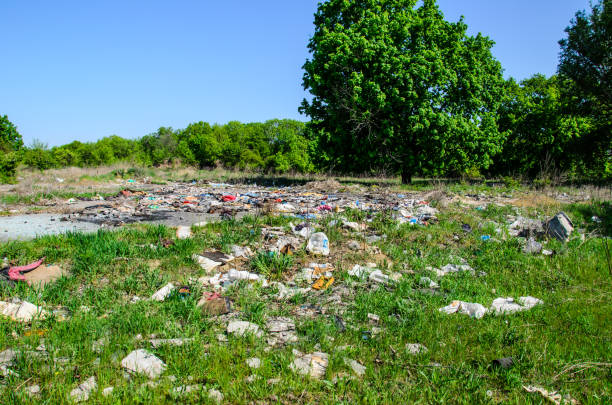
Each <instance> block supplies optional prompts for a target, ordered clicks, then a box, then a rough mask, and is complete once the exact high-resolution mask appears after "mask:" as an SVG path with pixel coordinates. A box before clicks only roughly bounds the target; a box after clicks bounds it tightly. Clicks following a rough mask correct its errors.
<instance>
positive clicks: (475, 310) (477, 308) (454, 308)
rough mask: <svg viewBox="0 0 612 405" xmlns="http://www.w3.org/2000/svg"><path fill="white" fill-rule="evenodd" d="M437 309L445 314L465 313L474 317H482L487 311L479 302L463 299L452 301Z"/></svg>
mask: <svg viewBox="0 0 612 405" xmlns="http://www.w3.org/2000/svg"><path fill="white" fill-rule="evenodd" d="M439 311H440V312H444V313H447V314H454V313H460V314H465V315H469V316H471V317H472V318H476V319H480V318H482V317H483V316H485V314H486V313H487V309H486V308H485V307H484V306H482V305H481V304H477V303H473V302H464V301H453V302H451V303H450V305H448V306H446V307H443V308H440V309H439Z"/></svg>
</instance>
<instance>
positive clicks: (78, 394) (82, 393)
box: [70, 376, 98, 402]
mask: <svg viewBox="0 0 612 405" xmlns="http://www.w3.org/2000/svg"><path fill="white" fill-rule="evenodd" d="M97 388H98V384H96V377H94V376H92V377H89V378H88V379H87V380H86V381H85V382H83V383H82V384H80V385H79V386H78V387H76V388H75V389H73V390H72V391H70V399H72V400H73V401H75V402H82V401H87V400H88V399H89V394H90V393H91V392H92V391H94V390H95V389H97Z"/></svg>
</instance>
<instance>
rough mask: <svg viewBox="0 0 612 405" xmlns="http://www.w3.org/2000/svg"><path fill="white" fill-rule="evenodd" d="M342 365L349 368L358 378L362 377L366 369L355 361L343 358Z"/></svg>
mask: <svg viewBox="0 0 612 405" xmlns="http://www.w3.org/2000/svg"><path fill="white" fill-rule="evenodd" d="M344 364H346V365H347V366H348V367H350V368H351V370H353V372H354V373H355V374H356V375H357V376H359V377H361V376H363V375H364V374H365V372H366V367H365V366H364V365H363V364H361V363H359V362H358V361H356V360H352V359H349V358H347V357H345V358H344Z"/></svg>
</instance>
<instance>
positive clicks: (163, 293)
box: [151, 283, 176, 301]
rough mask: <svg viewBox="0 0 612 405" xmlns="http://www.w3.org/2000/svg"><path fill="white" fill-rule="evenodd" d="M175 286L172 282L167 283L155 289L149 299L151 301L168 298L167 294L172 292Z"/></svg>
mask: <svg viewBox="0 0 612 405" xmlns="http://www.w3.org/2000/svg"><path fill="white" fill-rule="evenodd" d="M175 288H176V287H175V286H174V284H172V283H168V284H166V285H165V286H163V287H162V288H160V289H159V290H157V292H155V294H153V295H152V296H151V299H152V300H153V301H163V300H165V299H166V298H168V296H169V295H170V294H171V293H172V291H174V289H175Z"/></svg>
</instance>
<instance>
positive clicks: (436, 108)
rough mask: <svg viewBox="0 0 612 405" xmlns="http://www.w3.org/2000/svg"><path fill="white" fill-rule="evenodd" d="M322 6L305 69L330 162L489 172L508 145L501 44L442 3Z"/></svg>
mask: <svg viewBox="0 0 612 405" xmlns="http://www.w3.org/2000/svg"><path fill="white" fill-rule="evenodd" d="M417 3H419V2H417V1H416V0H392V1H390V0H359V1H351V2H348V1H344V0H330V1H327V2H324V3H321V4H319V8H318V11H317V13H316V14H315V21H314V24H315V33H314V36H313V37H312V38H311V40H310V42H309V44H308V49H309V50H310V52H311V53H312V59H309V60H307V61H306V63H305V65H304V70H305V73H304V81H303V85H304V88H305V89H307V90H309V91H310V92H311V93H312V95H313V98H312V100H311V101H307V100H304V101H303V103H302V107H301V111H302V112H304V113H306V114H307V115H309V116H310V117H311V118H312V119H313V127H314V129H313V130H314V131H321V132H319V133H320V134H321V136H322V140H321V143H322V147H323V148H324V149H325V150H326V151H327V153H328V156H326V157H325V158H326V162H325V163H326V164H327V166H329V167H334V168H336V169H341V170H345V171H353V172H363V171H368V170H381V169H383V170H391V171H394V172H398V171H399V172H401V173H402V178H403V180H404V181H408V180H410V178H411V177H412V175H413V174H416V173H432V174H443V173H461V172H463V171H465V170H466V169H469V168H472V167H483V168H486V167H488V165H489V164H490V163H491V157H492V156H493V155H494V154H496V153H498V152H499V151H500V147H499V145H500V141H501V140H502V139H503V136H502V134H501V133H500V132H499V131H498V129H497V123H496V113H497V108H498V106H499V100H500V99H501V91H502V84H503V79H502V76H501V65H500V64H499V62H497V61H496V60H495V59H494V58H493V57H492V55H491V52H490V48H491V47H492V45H493V41H491V40H489V39H488V38H486V37H484V36H482V35H480V34H478V35H477V36H475V37H471V36H468V35H466V30H467V26H466V24H465V23H464V22H463V21H462V20H460V21H459V22H457V23H450V22H447V21H445V20H444V18H443V15H442V13H441V12H440V10H439V9H438V6H437V4H436V2H435V1H433V0H425V1H424V2H423V3H422V5H420V6H419V5H417Z"/></svg>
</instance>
